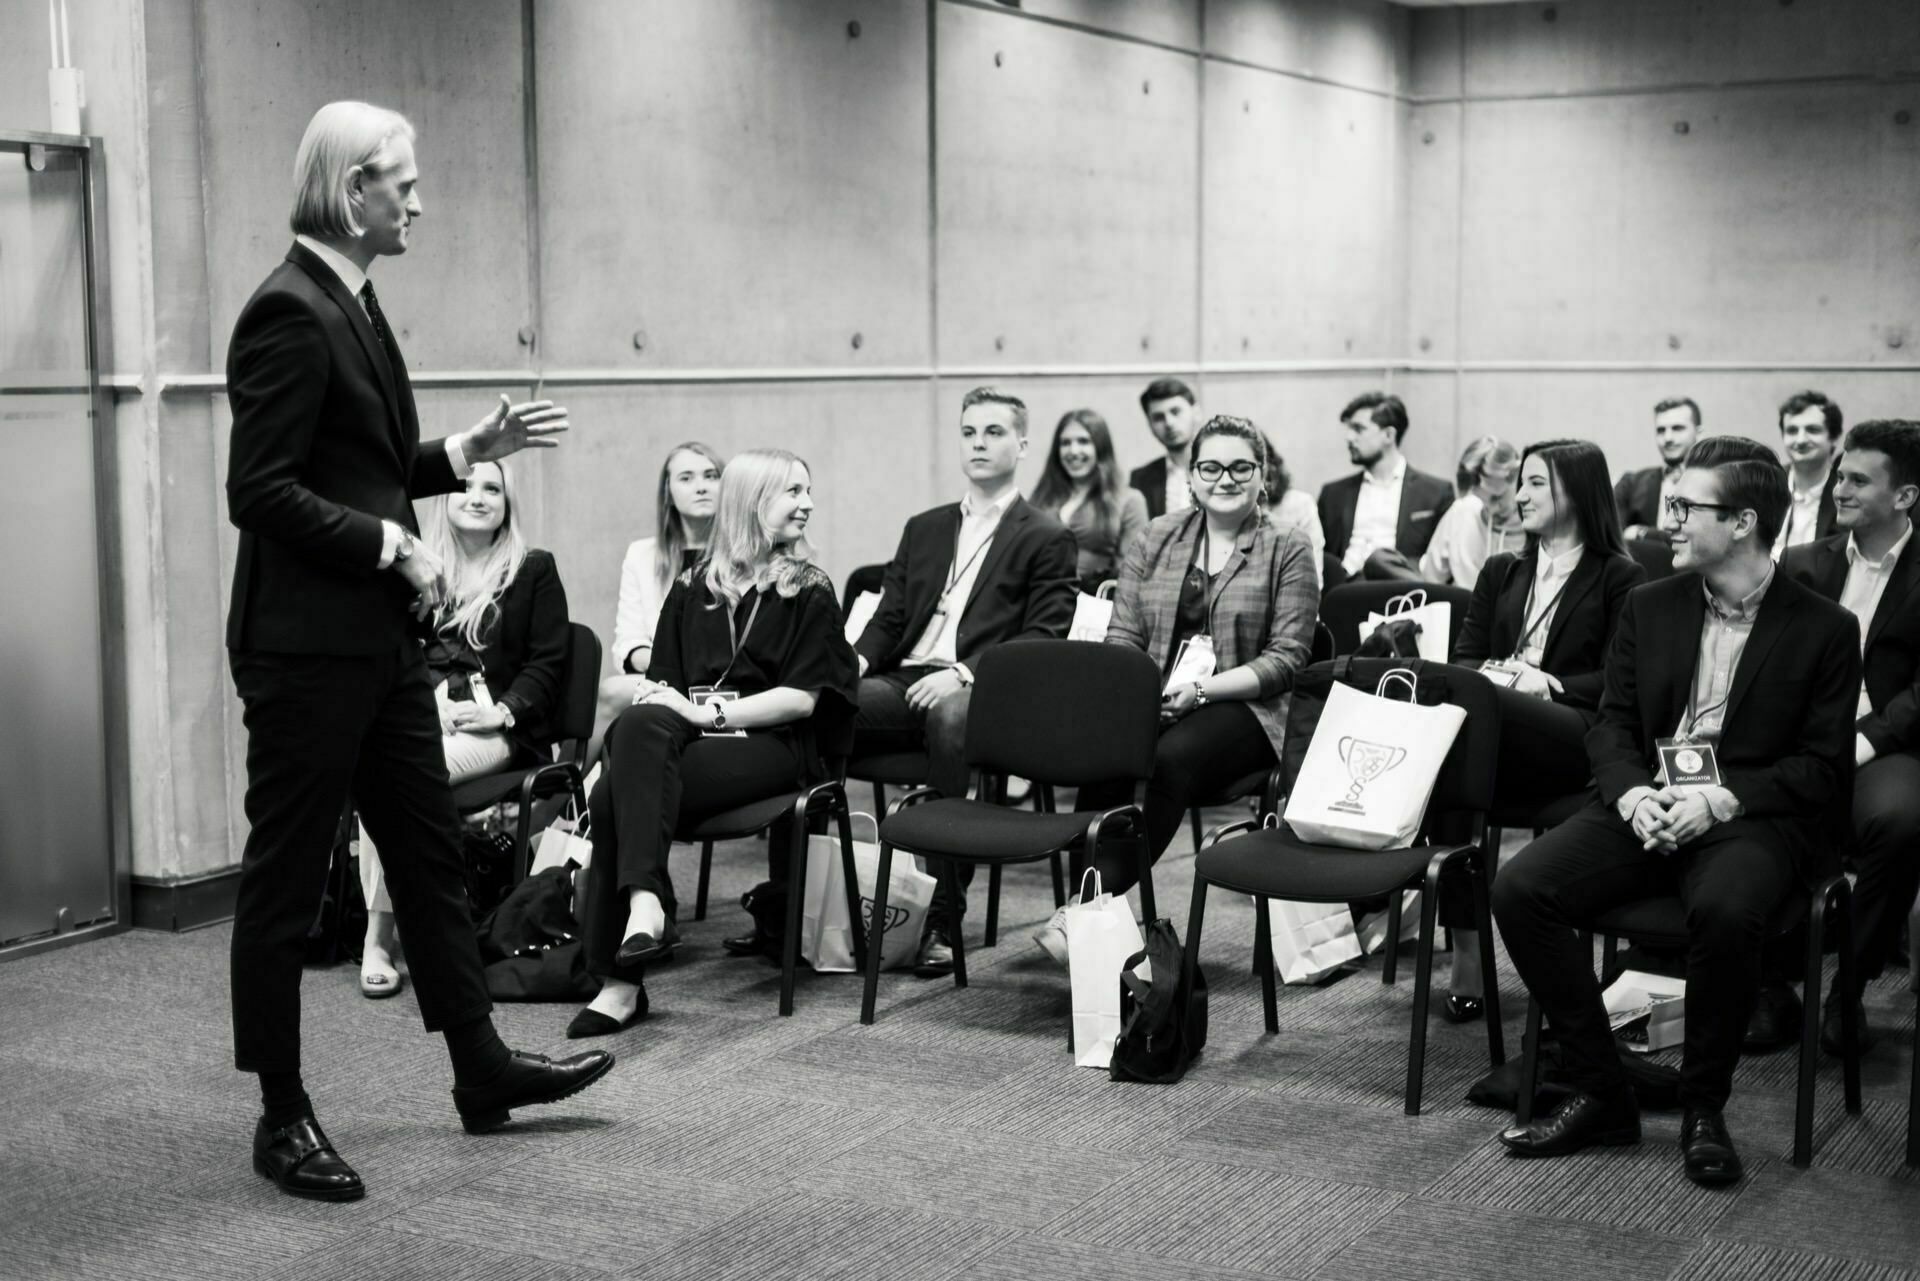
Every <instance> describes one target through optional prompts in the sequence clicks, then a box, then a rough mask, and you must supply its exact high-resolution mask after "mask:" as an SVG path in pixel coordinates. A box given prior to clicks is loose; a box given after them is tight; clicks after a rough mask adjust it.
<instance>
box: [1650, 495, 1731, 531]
mask: <svg viewBox="0 0 1920 1281" xmlns="http://www.w3.org/2000/svg"><path fill="white" fill-rule="evenodd" d="M1666 503H1667V515H1669V516H1671V517H1673V523H1674V524H1676V525H1684V524H1686V523H1687V518H1688V517H1689V516H1692V515H1693V514H1694V513H1695V512H1697V511H1709V512H1730V511H1738V510H1739V509H1738V508H1736V507H1730V506H1728V505H1727V504H1726V503H1696V502H1694V501H1693V500H1692V499H1691V498H1669V499H1667V500H1666Z"/></svg>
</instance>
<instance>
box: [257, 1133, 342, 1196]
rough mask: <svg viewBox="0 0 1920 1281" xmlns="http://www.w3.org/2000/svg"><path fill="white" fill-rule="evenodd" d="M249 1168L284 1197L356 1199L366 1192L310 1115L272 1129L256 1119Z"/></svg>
mask: <svg viewBox="0 0 1920 1281" xmlns="http://www.w3.org/2000/svg"><path fill="white" fill-rule="evenodd" d="M253 1168H254V1169H255V1170H258V1171H259V1172H260V1173H261V1174H262V1175H263V1176H265V1177H266V1178H269V1179H272V1180H273V1181H274V1182H275V1183H276V1184H278V1185H279V1187H280V1190H281V1191H282V1192H284V1193H286V1194H287V1195H288V1196H297V1197H305V1198H306V1199H307V1200H309V1201H358V1200H359V1199H360V1198H361V1197H363V1196H365V1195H366V1194H367V1188H366V1185H365V1184H364V1183H362V1182H360V1176H359V1175H358V1174H356V1173H355V1172H354V1169H353V1167H352V1166H350V1165H348V1164H347V1163H346V1162H345V1161H343V1160H341V1159H340V1154H339V1153H338V1152H335V1151H334V1150H333V1144H332V1143H330V1142H328V1140H327V1136H326V1134H325V1133H323V1132H322V1131H321V1129H320V1123H319V1122H318V1121H316V1120H314V1119H313V1117H312V1116H311V1115H308V1116H303V1117H301V1118H300V1119H299V1120H297V1121H294V1122H293V1123H292V1124H290V1125H283V1126H281V1127H279V1128H278V1129H274V1130H269V1129H268V1128H267V1120H266V1118H265V1117H262V1118H260V1123H259V1124H258V1125H256V1126H254V1127H253Z"/></svg>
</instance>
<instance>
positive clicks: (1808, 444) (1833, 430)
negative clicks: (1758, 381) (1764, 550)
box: [1773, 391, 1845, 560]
mask: <svg viewBox="0 0 1920 1281" xmlns="http://www.w3.org/2000/svg"><path fill="white" fill-rule="evenodd" d="M1844 422H1845V419H1844V418H1843V417H1842V416H1841V414H1840V406H1838V405H1836V404H1834V403H1833V401H1831V400H1829V399H1828V398H1827V397H1826V396H1825V395H1823V394H1822V393H1820V392H1817V391H1802V392H1795V393H1794V394H1793V395H1791V396H1789V397H1787V400H1786V403H1785V404H1783V405H1781V406H1780V452H1781V453H1782V454H1783V455H1785V457H1786V461H1787V496H1788V498H1789V499H1790V500H1791V501H1790V502H1789V503H1788V505H1787V519H1786V523H1785V524H1783V525H1782V526H1781V527H1780V537H1779V538H1778V539H1776V540H1775V541H1774V544H1773V558H1774V559H1775V560H1779V559H1780V555H1781V553H1783V552H1785V551H1786V550H1787V548H1789V547H1802V546H1805V545H1806V544H1807V543H1811V542H1813V541H1814V540H1815V539H1819V538H1826V537H1828V536H1830V535H1831V534H1832V533H1833V532H1834V508H1833V477H1834V472H1833V464H1834V460H1835V459H1837V458H1839V456H1840V429H1841V427H1842V425H1843V424H1844Z"/></svg>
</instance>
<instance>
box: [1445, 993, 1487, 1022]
mask: <svg viewBox="0 0 1920 1281" xmlns="http://www.w3.org/2000/svg"><path fill="white" fill-rule="evenodd" d="M1486 1012H1487V1003H1486V1001H1485V1000H1483V999H1482V998H1480V997H1477V996H1455V995H1454V994H1453V993H1451V992H1449V993H1447V999H1446V1000H1445V1001H1443V1002H1441V1004H1440V1017H1441V1018H1443V1019H1445V1020H1446V1021H1447V1022H1449V1023H1471V1022H1473V1021H1474V1020H1475V1019H1477V1018H1480V1017H1482V1016H1483V1015H1485V1014H1486Z"/></svg>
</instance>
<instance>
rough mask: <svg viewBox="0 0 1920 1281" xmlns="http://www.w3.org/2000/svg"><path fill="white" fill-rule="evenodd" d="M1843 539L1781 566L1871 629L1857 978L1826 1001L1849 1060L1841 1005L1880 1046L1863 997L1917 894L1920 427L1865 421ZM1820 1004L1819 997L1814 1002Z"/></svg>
mask: <svg viewBox="0 0 1920 1281" xmlns="http://www.w3.org/2000/svg"><path fill="white" fill-rule="evenodd" d="M1834 474H1835V476H1836V478H1837V480H1836V483H1835V485H1834V487H1833V491H1832V492H1833V502H1834V507H1835V518H1836V520H1837V521H1838V523H1839V526H1840V530H1841V532H1839V533H1837V534H1835V535H1834V536H1833V537H1831V538H1825V539H1822V540H1820V541H1819V542H1816V543H1809V544H1807V545H1805V546H1802V547H1793V548H1789V549H1788V550H1787V552H1786V554H1785V555H1784V556H1782V557H1781V558H1780V568H1781V570H1782V571H1783V572H1784V573H1786V574H1787V575H1788V576H1789V577H1791V578H1793V579H1795V580H1797V581H1799V582H1802V583H1805V584H1806V585H1807V586H1808V587H1811V588H1812V589H1813V590H1814V591H1816V592H1819V593H1820V594H1821V595H1822V596H1824V597H1826V598H1827V599H1828V600H1831V601H1838V602H1839V603H1840V604H1841V605H1843V606H1845V607H1846V609H1847V611H1848V612H1849V613H1851V614H1852V615H1853V616H1854V618H1855V619H1856V620H1857V621H1858V623H1859V624H1860V627H1861V630H1862V640H1861V646H1862V650H1863V659H1862V664H1863V670H1864V673H1865V679H1864V680H1863V681H1862V683H1861V687H1860V691H1859V703H1858V704H1857V705H1856V707H1855V708H1854V711H1855V713H1856V718H1855V720H1854V725H1853V729H1854V736H1853V757H1854V766H1855V773H1854V780H1853V850H1852V857H1853V862H1854V866H1855V868H1856V869H1857V870H1858V872H1859V876H1860V879H1859V881H1858V882H1857V883H1856V884H1855V885H1854V887H1853V913H1854V924H1853V946H1854V960H1853V975H1854V980H1855V983H1856V985H1857V986H1856V987H1855V988H1854V990H1853V991H1851V992H1845V991H1842V990H1840V987H1839V982H1840V980H1839V978H1838V977H1836V978H1835V979H1834V990H1833V991H1832V992H1831V993H1830V994H1829V996H1828V998H1827V1006H1826V1010H1825V1013H1824V1017H1823V1018H1822V1019H1821V1022H1820V1042H1821V1044H1822V1045H1825V1046H1826V1047H1827V1049H1828V1050H1829V1051H1831V1052H1833V1053H1836V1054H1837V1053H1839V1050H1840V1026H1839V1021H1840V1008H1841V1006H1840V1002H1842V1001H1848V1000H1850V1001H1853V1002H1854V1003H1855V1005H1854V1008H1855V1011H1856V1018H1855V1021H1854V1027H1855V1028H1856V1029H1858V1032H1859V1037H1860V1045H1861V1047H1862V1048H1865V1047H1866V1046H1867V1045H1868V1044H1869V1043H1870V1041H1871V1039H1872V1038H1871V1034H1870V1033H1869V1032H1868V1030H1867V1021H1866V1010H1865V1008H1864V1006H1863V1005H1862V1004H1861V1003H1860V994H1861V992H1862V990H1864V989H1865V987H1866V985H1867V982H1868V981H1869V980H1870V979H1872V978H1873V977H1874V976H1875V975H1877V974H1879V973H1880V971H1881V970H1882V969H1883V968H1885V966H1886V962H1887V957H1888V956H1889V955H1890V954H1891V953H1892V951H1893V948H1894V944H1895V942H1896V940H1897V939H1898V937H1899V933H1900V922H1901V920H1902V919H1903V918H1904V917H1905V915H1906V911H1907V908H1908V906H1909V905H1910V904H1912V903H1913V901H1914V894H1915V893H1916V892H1920V799H1917V798H1920V540H1916V539H1915V538H1914V537H1913V510H1914V505H1915V503H1916V502H1920V423H1914V422H1904V421H1899V420H1895V421H1889V422H1868V423H1861V424H1860V425H1859V426H1857V427H1855V428H1854V429H1853V430H1852V431H1850V432H1848V433H1847V439H1846V448H1845V450H1844V452H1843V453H1842V454H1841V456H1840V463H1839V465H1838V466H1837V467H1836V468H1835V469H1834ZM1809 999H1811V994H1809Z"/></svg>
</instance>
